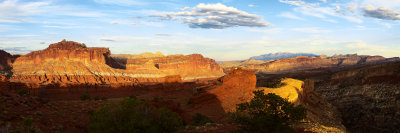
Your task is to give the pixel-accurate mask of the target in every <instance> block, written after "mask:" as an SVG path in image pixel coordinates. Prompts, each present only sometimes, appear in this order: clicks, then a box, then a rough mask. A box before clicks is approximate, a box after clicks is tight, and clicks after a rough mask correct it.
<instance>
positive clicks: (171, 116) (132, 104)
mask: <svg viewBox="0 0 400 133" xmlns="http://www.w3.org/2000/svg"><path fill="white" fill-rule="evenodd" d="M182 126H183V121H182V119H181V118H180V116H179V115H178V114H177V113H175V112H171V111H170V110H168V109H165V108H155V107H154V106H152V105H150V104H149V103H148V102H147V101H144V100H139V99H137V98H136V97H129V98H125V99H124V100H122V101H121V102H120V103H118V104H106V105H104V106H102V107H100V108H99V109H98V110H97V111H95V112H93V114H92V115H91V116H90V123H89V126H88V130H89V132H90V133H110V132H112V133H131V132H132V133H135V132H138V133H157V132H163V133H171V132H176V131H177V130H179V129H180V128H181V127H182Z"/></svg>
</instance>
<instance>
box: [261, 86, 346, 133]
mask: <svg viewBox="0 0 400 133" xmlns="http://www.w3.org/2000/svg"><path fill="white" fill-rule="evenodd" d="M281 83H283V86H281V87H279V88H266V87H258V88H257V89H258V90H263V91H264V93H266V94H267V93H274V94H276V95H279V96H280V97H282V98H285V99H287V100H288V101H289V102H292V103H294V104H295V105H302V106H303V107H305V108H306V109H307V116H306V120H308V121H310V122H308V123H304V124H299V125H296V127H297V128H302V129H305V131H311V132H345V131H346V128H345V127H344V126H343V125H342V120H341V116H340V113H339V111H337V109H336V108H335V107H334V106H332V105H331V104H330V103H329V102H327V101H326V100H325V99H324V98H322V97H320V96H319V95H317V94H316V93H315V92H314V81H313V80H306V81H301V80H297V79H292V78H286V79H283V80H282V81H281Z"/></svg>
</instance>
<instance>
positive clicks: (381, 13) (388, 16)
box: [362, 6, 400, 20]
mask: <svg viewBox="0 0 400 133" xmlns="http://www.w3.org/2000/svg"><path fill="white" fill-rule="evenodd" d="M362 10H363V12H364V16H366V17H372V18H378V19H385V20H400V12H398V11H396V10H393V9H389V8H383V7H381V8H375V7H374V6H366V7H363V8H362Z"/></svg>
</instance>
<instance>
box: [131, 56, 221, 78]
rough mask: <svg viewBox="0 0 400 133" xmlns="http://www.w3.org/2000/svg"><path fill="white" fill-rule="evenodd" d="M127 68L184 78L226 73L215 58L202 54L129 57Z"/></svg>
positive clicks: (214, 75) (214, 76) (208, 76)
mask: <svg viewBox="0 0 400 133" xmlns="http://www.w3.org/2000/svg"><path fill="white" fill-rule="evenodd" d="M126 70H127V71H146V70H148V71H157V72H159V73H162V74H166V75H180V76H181V77H182V78H183V80H193V79H198V78H218V77H221V76H222V75H224V74H223V72H222V68H221V67H220V66H219V65H218V64H217V63H215V60H213V59H209V58H204V57H203V56H202V55H200V54H191V55H186V56H184V55H171V56H162V57H152V58H135V59H127V60H126Z"/></svg>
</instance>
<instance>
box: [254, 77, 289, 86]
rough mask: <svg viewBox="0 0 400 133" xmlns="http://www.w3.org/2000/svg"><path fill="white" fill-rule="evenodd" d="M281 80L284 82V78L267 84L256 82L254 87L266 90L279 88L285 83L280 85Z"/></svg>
mask: <svg viewBox="0 0 400 133" xmlns="http://www.w3.org/2000/svg"><path fill="white" fill-rule="evenodd" d="M282 80H284V78H281V79H273V80H270V81H268V82H257V84H256V86H257V87H268V88H280V87H282V86H285V85H286V84H285V83H282Z"/></svg>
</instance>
